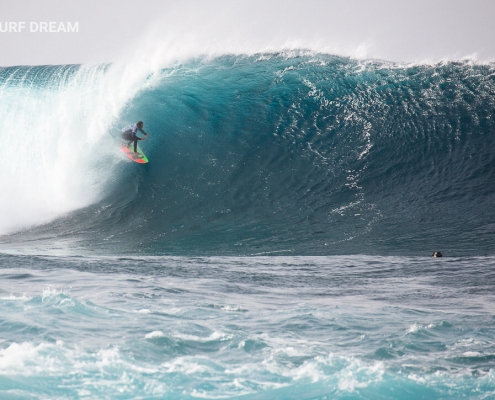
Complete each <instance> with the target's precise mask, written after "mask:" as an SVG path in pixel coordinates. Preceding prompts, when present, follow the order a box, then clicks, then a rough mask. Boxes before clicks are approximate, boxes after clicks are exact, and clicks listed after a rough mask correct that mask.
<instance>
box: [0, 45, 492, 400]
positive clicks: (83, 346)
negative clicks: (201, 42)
mask: <svg viewBox="0 0 495 400" xmlns="http://www.w3.org/2000/svg"><path fill="white" fill-rule="evenodd" d="M0 93H1V96H2V97H0V119H1V120H2V121H4V127H5V129H4V130H3V132H4V135H5V137H7V135H9V136H8V137H9V140H8V141H6V145H5V146H4V147H3V149H1V150H0V165H1V166H2V169H3V171H4V188H5V190H4V191H3V193H2V194H1V195H0V201H1V202H2V210H1V212H0V231H1V233H2V236H1V237H0V249H1V250H2V254H3V256H1V257H0V265H1V270H0V272H1V275H2V279H1V280H0V331H1V333H2V335H1V337H0V338H1V340H2V341H1V342H0V391H1V392H2V396H4V397H5V398H150V399H151V398H157V399H158V398H197V397H201V398H253V399H254V398H256V399H260V398H267V399H272V398H281V399H292V398H293V399H302V398H307V399H313V398H318V399H324V398H346V399H351V398H359V399H361V398H370V399H378V398H382V399H393V398H401V399H402V398H410V399H417V398H435V399H437V398H438V399H447V398H449V399H450V398H479V399H484V398H491V397H493V396H495V385H494V380H493V368H494V360H495V337H494V334H493V321H494V316H495V310H494V307H493V304H494V303H493V301H494V298H493V289H494V282H493V278H494V276H495V275H494V271H495V269H494V268H495V263H494V259H493V254H494V244H495V194H494V192H495V191H494V185H493V183H492V182H493V181H494V178H495V176H494V174H495V173H494V171H495V157H494V155H493V154H494V151H493V149H494V148H495V135H494V134H495V119H494V115H495V69H494V67H493V65H478V64H474V63H469V62H446V63H440V64H434V65H399V64H393V63H387V62H381V61H357V60H352V59H347V58H341V57H337V56H331V55H325V54H313V53H309V52H303V51H301V52H295V53H292V54H259V55H255V56H243V55H240V56H233V55H231V56H222V57H219V58H215V59H197V60H192V61H188V62H186V63H183V64H179V63H178V64H175V65H173V66H170V65H168V66H164V67H163V68H161V69H155V70H153V71H151V70H150V71H143V70H140V69H139V68H138V67H136V66H125V65H124V66H123V65H106V66H97V67H89V66H59V67H29V68H28V67H13V68H4V69H1V70H0ZM138 120H142V121H144V123H145V130H146V131H147V132H149V133H150V134H151V137H150V138H149V139H148V140H146V141H143V142H140V146H141V148H142V149H143V151H144V152H145V154H146V155H147V156H148V158H149V159H150V163H149V164H147V165H145V166H142V165H138V164H136V163H132V162H130V161H129V160H128V159H127V158H126V157H125V156H124V155H123V154H122V153H121V152H120V150H119V148H118V132H119V130H120V128H122V127H123V126H126V125H128V124H129V123H132V122H136V121H138ZM12 131H15V132H18V134H17V135H14V136H11V134H10V132H12ZM40 138H41V139H42V140H40ZM433 251H442V252H443V254H444V256H445V257H444V258H443V259H436V260H435V259H431V258H430V257H429V256H430V255H431V253H432V252H433ZM315 256H318V257H315Z"/></svg>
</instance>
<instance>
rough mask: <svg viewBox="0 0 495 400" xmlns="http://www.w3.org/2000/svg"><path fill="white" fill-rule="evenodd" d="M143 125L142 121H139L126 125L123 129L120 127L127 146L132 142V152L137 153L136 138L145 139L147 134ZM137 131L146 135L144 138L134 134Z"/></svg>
mask: <svg viewBox="0 0 495 400" xmlns="http://www.w3.org/2000/svg"><path fill="white" fill-rule="evenodd" d="M143 126H144V123H143V121H139V122H138V123H137V124H132V125H129V126H126V127H125V128H124V129H122V133H121V134H120V136H121V137H122V139H124V140H127V141H128V143H127V146H129V145H130V144H131V143H132V142H134V153H137V142H138V140H146V137H147V136H149V135H148V134H147V133H146V132H145V131H143ZM137 131H139V132H141V133H142V134H144V135H146V137H144V138H140V137H138V136H137V135H136V134H137Z"/></svg>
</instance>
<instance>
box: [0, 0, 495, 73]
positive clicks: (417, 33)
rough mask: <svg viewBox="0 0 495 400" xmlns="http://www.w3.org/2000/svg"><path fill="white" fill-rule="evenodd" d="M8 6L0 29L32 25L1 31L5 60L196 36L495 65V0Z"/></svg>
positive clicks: (94, 59) (123, 48)
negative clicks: (46, 29) (70, 29)
mask: <svg viewBox="0 0 495 400" xmlns="http://www.w3.org/2000/svg"><path fill="white" fill-rule="evenodd" d="M0 11H1V12H0V22H1V23H2V25H0V30H4V29H5V23H6V22H21V21H22V22H26V27H25V28H24V30H23V32H21V33H19V32H0V49H1V50H2V51H1V52H0V65H1V66H11V65H39V64H75V63H77V64H79V63H103V62H112V61H115V60H117V59H119V58H122V57H124V58H125V57H135V56H137V54H136V51H135V50H131V49H135V48H136V47H135V46H136V43H137V44H139V43H141V44H143V48H146V49H148V50H147V51H149V49H150V48H152V47H153V46H160V45H163V43H166V44H167V45H170V44H171V43H173V44H175V46H176V48H181V47H185V46H191V43H192V42H195V46H193V47H194V49H195V50H194V51H196V52H198V51H200V50H201V49H202V48H206V47H208V46H210V43H215V46H214V48H215V49H216V51H220V52H221V51H222V49H225V51H235V50H236V49H237V50H238V51H239V52H242V51H244V50H246V51H262V50H264V49H272V50H276V49H277V48H281V47H283V46H284V44H288V45H291V46H300V47H307V48H312V49H316V50H319V49H320V50H324V51H327V52H330V53H332V54H340V55H344V56H353V57H361V58H363V57H365V58H368V57H369V58H380V59H386V60H391V61H406V62H410V61H413V62H414V61H416V62H421V61H432V62H435V61H438V60H441V59H462V58H464V57H475V59H476V60H478V61H480V62H484V61H495V35H494V33H495V0H469V1H468V0H410V1H405V0H300V1H295V0H284V1H270V0H264V1H259V0H250V1H236V0H224V1H222V0H204V1H188V0H185V1H180V2H179V1H170V0H70V1H69V0H0ZM30 22H37V23H39V22H56V23H57V24H58V23H60V22H63V23H67V22H71V23H75V22H77V23H78V27H79V32H77V33H63V32H59V33H39V32H30V29H29V28H30ZM150 32H152V33H150ZM131 44H134V46H133V47H132V46H130V45H131ZM144 56H146V54H144Z"/></svg>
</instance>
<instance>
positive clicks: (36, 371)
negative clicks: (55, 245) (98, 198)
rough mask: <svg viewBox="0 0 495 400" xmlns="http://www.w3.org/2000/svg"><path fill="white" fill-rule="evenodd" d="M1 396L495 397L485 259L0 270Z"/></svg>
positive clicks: (29, 262) (235, 260)
mask: <svg viewBox="0 0 495 400" xmlns="http://www.w3.org/2000/svg"><path fill="white" fill-rule="evenodd" d="M1 262H2V266H3V268H2V271H1V279H0V284H1V287H0V318H1V325H0V326H1V337H2V343H1V346H2V349H1V350H0V376H1V378H0V388H1V393H2V398H51V399H53V398H122V399H125V398H129V399H130V398H146V399H148V398H149V399H155V398H156V399H158V398H160V399H161V398H166V399H168V398H198V397H200V398H253V399H255V398H256V399H259V398H262V399H263V398H266V399H272V398H283V399H313V398H319V399H324V398H345V399H348V398H356V399H362V398H369V399H371V398H373V399H378V398H383V399H388V398H410V399H417V398H431V399H437V398H438V399H442V398H462V397H469V398H479V399H483V398H491V397H492V396H495V380H494V375H493V367H494V365H495V329H494V324H495V307H494V300H495V298H494V291H493V285H494V279H495V261H494V259H493V258H487V257H480V258H460V259H458V258H451V259H447V258H444V259H430V258H410V257H369V256H355V257H349V256H340V257H338V256H334V257H244V258H242V257H205V258H201V257H198V258H184V257H142V258H101V257H98V258H91V257H68V258H63V257H32V256H2V259H1Z"/></svg>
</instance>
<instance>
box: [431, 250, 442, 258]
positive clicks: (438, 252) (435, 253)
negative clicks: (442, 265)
mask: <svg viewBox="0 0 495 400" xmlns="http://www.w3.org/2000/svg"><path fill="white" fill-rule="evenodd" d="M431 256H432V257H433V258H438V257H442V252H440V251H435V252H434V253H433V254H432V255H431Z"/></svg>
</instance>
